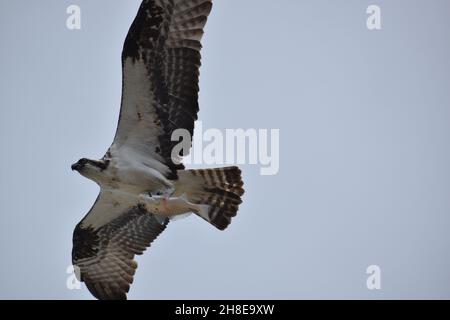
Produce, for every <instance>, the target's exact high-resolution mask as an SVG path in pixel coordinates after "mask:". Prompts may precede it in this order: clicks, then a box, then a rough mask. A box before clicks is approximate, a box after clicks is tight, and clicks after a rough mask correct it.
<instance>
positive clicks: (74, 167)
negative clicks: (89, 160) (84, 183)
mask: <svg viewBox="0 0 450 320" xmlns="http://www.w3.org/2000/svg"><path fill="white" fill-rule="evenodd" d="M81 168H82V165H80V164H79V163H75V164H73V165H72V171H80V170H81Z"/></svg>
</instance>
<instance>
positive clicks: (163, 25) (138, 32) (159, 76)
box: [110, 0, 212, 179]
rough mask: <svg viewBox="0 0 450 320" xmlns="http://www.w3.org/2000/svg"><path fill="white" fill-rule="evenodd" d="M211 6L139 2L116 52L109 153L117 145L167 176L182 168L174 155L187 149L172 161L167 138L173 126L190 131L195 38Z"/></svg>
mask: <svg viewBox="0 0 450 320" xmlns="http://www.w3.org/2000/svg"><path fill="white" fill-rule="evenodd" d="M211 8H212V2H211V0H144V1H143V2H142V4H141V6H140V8H139V12H138V14H137V16H136V19H135V20H134V22H133V24H132V26H131V28H130V31H129V33H128V35H127V37H126V40H125V44H124V48H123V52H122V72H123V89H122V90H123V92H122V106H121V112H120V119H119V125H118V128H117V133H116V137H115V139H114V143H113V145H112V147H111V149H110V152H111V153H113V152H114V151H115V152H117V153H119V154H120V151H121V150H123V151H124V152H126V153H127V154H130V153H132V154H133V155H135V156H136V157H137V158H139V157H140V158H141V159H146V161H147V165H150V166H153V167H154V168H155V169H157V170H159V171H160V172H162V173H163V174H164V175H165V176H166V177H168V178H170V179H175V178H176V177H177V176H176V171H177V170H179V169H183V168H184V167H183V166H182V165H180V164H179V160H180V159H179V158H178V156H185V155H187V153H188V150H184V152H185V154H179V155H176V158H177V159H176V160H177V161H175V162H174V161H173V159H172V155H171V153H172V149H173V147H174V146H175V145H176V144H177V143H178V142H179V141H171V138H172V133H173V132H174V130H177V129H185V130H187V131H188V132H189V133H190V135H191V137H192V134H193V130H194V122H195V120H196V119H197V113H198V111H199V106H198V92H199V68H200V64H201V63H200V60H201V56H200V50H201V47H202V45H201V43H200V41H201V39H202V36H203V29H204V26H205V24H206V21H207V17H208V15H209V13H210V12H211ZM151 159H153V160H156V162H155V161H153V162H152V161H150V160H151ZM148 163H150V164H148Z"/></svg>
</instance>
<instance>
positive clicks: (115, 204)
mask: <svg viewBox="0 0 450 320" xmlns="http://www.w3.org/2000/svg"><path fill="white" fill-rule="evenodd" d="M211 8H212V2H211V0H144V1H143V2H142V4H141V6H140V8H139V11H138V13H137V16H136V18H135V20H134V22H133V24H132V25H131V28H130V30H129V32H128V35H127V37H126V40H125V44H124V47H123V51H122V74H123V85H122V103H121V111H120V117H119V124H118V128H117V132H116V136H115V138H114V142H113V143H112V145H111V147H110V148H109V150H108V151H107V152H106V154H105V156H104V157H103V158H102V159H101V160H89V159H81V160H79V161H78V162H77V163H75V164H74V165H72V170H75V171H78V172H79V173H80V174H81V175H82V176H84V177H86V178H88V179H90V180H93V181H94V182H96V183H97V184H98V185H99V186H100V194H99V196H98V198H97V200H96V202H95V204H94V206H93V207H92V209H91V210H90V211H89V213H88V214H87V215H86V216H85V217H84V218H83V220H82V221H81V222H80V223H79V224H78V225H77V226H76V228H75V231H74V235H73V250H72V261H73V265H74V266H75V267H76V270H78V271H79V272H77V273H78V276H79V278H80V279H79V280H80V281H83V282H85V284H86V286H87V288H88V289H89V291H90V292H91V293H92V294H93V295H94V296H95V297H96V298H98V299H126V297H127V296H126V294H127V293H128V291H129V288H130V285H131V283H132V282H133V276H134V273H135V270H136V268H137V264H136V262H135V261H134V260H133V259H134V256H135V255H140V254H142V253H143V252H144V251H145V250H146V248H148V247H149V246H150V245H151V243H152V242H153V241H154V240H155V239H156V238H157V237H158V235H159V234H161V232H162V231H164V229H165V228H166V227H167V224H168V223H169V221H170V220H171V219H172V218H174V217H177V216H182V215H186V214H189V213H195V214H196V215H198V216H199V217H201V218H203V219H204V220H206V221H208V222H209V223H210V224H212V225H213V226H215V227H216V228H218V229H220V230H224V229H226V228H227V226H228V225H229V224H230V223H231V219H232V218H233V217H234V216H236V213H237V211H238V207H239V205H240V204H241V203H242V201H241V196H242V195H243V194H244V190H243V188H242V186H243V182H242V179H241V171H240V170H239V168H237V167H229V168H220V169H206V170H185V168H184V166H183V165H182V164H180V161H179V160H180V159H181V157H182V156H185V155H186V154H187V153H188V151H186V150H182V151H181V152H180V153H178V154H175V155H172V153H173V152H172V150H174V147H175V146H176V145H177V144H178V143H179V141H178V142H177V141H172V139H171V137H172V133H173V132H174V131H175V130H177V129H184V130H186V131H187V132H189V133H190V134H191V135H192V134H193V131H194V121H195V120H196V119H197V113H198V110H199V107H198V92H199V85H198V78H199V67H200V59H201V57H200V49H201V43H200V41H201V38H202V35H203V29H204V26H205V24H206V20H207V17H208V15H209V13H210V12H211Z"/></svg>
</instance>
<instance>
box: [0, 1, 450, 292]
mask: <svg viewBox="0 0 450 320" xmlns="http://www.w3.org/2000/svg"><path fill="white" fill-rule="evenodd" d="M70 4H78V5H79V6H80V7H81V9H82V30H81V31H69V30H67V29H66V26H65V20H66V17H67V16H66V13H65V11H66V8H67V6H68V5H70ZM139 4H140V0H127V1H119V0H114V1H111V0H97V1H88V0H76V1H75V0H74V1H65V0H64V1H62V0H42V1H29V0H28V1H26V0H0V39H1V50H0V60H1V64H0V66H1V67H0V88H1V94H0V106H1V108H0V145H1V147H2V157H0V179H1V180H0V200H1V201H0V212H1V215H0V254H1V258H0V271H1V273H0V298H10V299H17V298H27V299H46V298H56V299H90V298H91V295H90V293H89V292H88V291H87V289H85V288H84V287H83V289H82V290H75V291H70V290H68V289H67V288H66V279H67V276H68V275H67V274H66V268H67V266H68V265H69V264H70V263H71V259H70V253H71V248H72V243H71V241H72V232H73V229H74V227H75V225H76V223H78V221H79V220H80V219H81V218H82V217H83V216H84V215H85V214H86V212H87V211H88V210H89V208H90V207H91V205H92V204H93V202H94V200H95V198H96V196H97V192H98V189H97V186H96V185H94V184H93V183H91V182H90V181H88V180H86V179H84V178H82V177H81V176H79V175H77V174H75V173H73V172H72V171H71V170H70V164H71V163H73V162H75V161H76V160H78V159H79V158H81V157H90V158H99V157H101V156H102V155H103V153H104V152H105V151H106V149H107V148H108V146H109V145H110V143H111V142H112V139H113V135H114V132H115V128H116V123H117V117H118V113H119V104H120V90H121V67H120V52H121V47H122V44H123V41H124V38H125V35H126V33H127V31H128V28H129V26H130V24H131V22H132V20H133V18H134V16H135V14H136V11H137V8H138V6H139ZM370 4H378V5H380V6H381V9H382V19H383V20H382V23H383V24H382V27H383V29H382V30H381V31H372V32H371V31H368V30H367V28H366V17H367V15H366V8H367V7H368V6H369V5H370ZM449 15H450V3H449V2H448V1H446V0H434V1H425V0H421V1H418V0H408V1H406V0H397V1H385V0H379V1H365V0H339V1H335V0H328V1H325V0H308V1H302V0H280V1H270V0H226V1H224V0H215V6H214V9H213V12H212V14H211V17H210V20H209V22H208V25H207V28H206V36H205V38H204V50H203V57H204V58H203V66H202V69H201V101H200V103H201V112H200V115H199V116H200V119H201V120H202V121H203V125H204V127H205V128H219V129H226V128H257V129H259V128H265V129H270V128H278V129H280V132H281V153H280V160H281V163H280V173H279V174H278V175H277V176H271V177H263V176H260V175H259V168H258V167H257V166H249V165H248V166H243V172H244V178H245V182H246V190H247V193H246V196H245V201H244V204H243V205H242V207H241V210H240V212H239V215H238V217H237V218H236V219H235V220H234V221H233V224H232V226H231V227H230V229H228V230H227V231H226V232H223V233H222V232H219V231H216V230H215V229H213V228H212V227H210V226H209V225H208V224H206V223H205V222H204V221H203V220H200V219H197V218H196V217H190V218H188V219H185V220H182V221H177V222H174V223H172V224H171V225H170V226H169V228H168V229H167V230H166V231H165V233H163V234H162V236H161V237H160V238H159V239H158V240H157V241H156V242H155V244H154V246H153V247H152V248H151V249H150V250H149V251H147V252H146V254H145V255H144V256H143V257H139V258H138V262H139V269H138V271H137V274H136V278H135V283H134V284H133V286H132V289H131V292H130V295H129V297H130V298H132V299H145V298H150V299H162V298H183V299H197V298H209V299H211V298H239V299H240V298H288V299H295V298H370V299H372V298H373V299H377V298H450V258H449V255H450V250H449V244H450V243H449V242H450V235H449V233H448V228H449V225H450V217H449V214H450V197H449V191H450V168H449V163H450V152H449V148H450V147H449V146H450V132H449V131H450V129H449V128H450V126H449V121H450V90H449V87H448V86H449V82H450V63H449V56H450V45H449V40H448V39H449V38H448V31H449V28H450V19H449ZM372 264H376V265H379V266H380V267H381V270H382V289H381V290H379V291H369V290H368V289H367V288H366V278H367V275H366V273H365V270H366V268H367V266H369V265H372Z"/></svg>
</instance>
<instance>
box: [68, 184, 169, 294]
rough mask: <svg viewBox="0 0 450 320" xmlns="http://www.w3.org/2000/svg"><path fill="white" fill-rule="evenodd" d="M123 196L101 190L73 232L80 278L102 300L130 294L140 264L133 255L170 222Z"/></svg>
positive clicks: (74, 254)
mask: <svg viewBox="0 0 450 320" xmlns="http://www.w3.org/2000/svg"><path fill="white" fill-rule="evenodd" d="M121 197H123V198H121ZM124 198H125V196H119V195H117V194H115V193H111V192H101V193H100V196H99V198H98V199H97V201H96V203H95V204H94V206H93V207H92V209H91V211H90V212H89V213H88V215H87V216H86V217H85V218H84V219H83V220H82V221H81V222H80V223H79V224H78V225H77V227H76V228H75V232H74V234H73V250H72V261H73V265H74V266H75V267H77V270H78V272H79V276H80V279H79V280H80V281H83V282H85V283H86V286H87V287H88V289H89V291H90V292H91V293H92V294H93V295H94V296H95V297H96V298H98V299H102V300H103V299H108V300H111V299H126V298H127V296H126V294H127V292H128V291H129V289H130V284H131V283H132V282H133V276H134V273H135V271H136V268H137V263H136V262H135V261H134V260H133V259H134V256H135V255H140V254H142V253H143V252H144V251H145V250H146V248H147V247H149V246H150V245H151V243H152V242H153V241H154V240H155V239H156V238H157V237H158V235H159V234H160V233H161V232H162V231H164V229H165V228H166V226H167V224H168V222H169V220H168V219H162V218H160V217H157V216H155V215H154V214H152V213H150V212H148V211H146V210H145V209H144V208H143V206H141V205H139V204H132V203H131V202H130V201H126V199H124Z"/></svg>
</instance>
